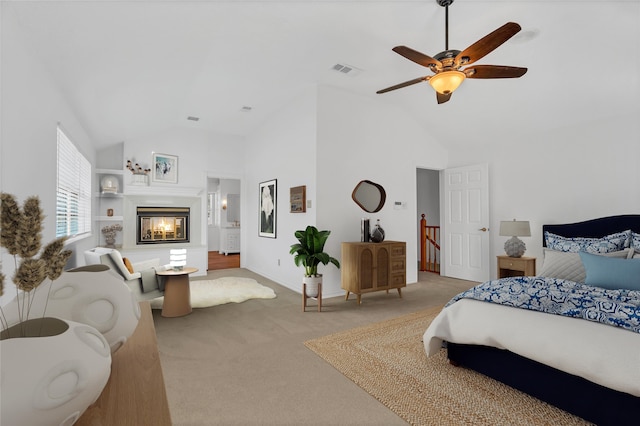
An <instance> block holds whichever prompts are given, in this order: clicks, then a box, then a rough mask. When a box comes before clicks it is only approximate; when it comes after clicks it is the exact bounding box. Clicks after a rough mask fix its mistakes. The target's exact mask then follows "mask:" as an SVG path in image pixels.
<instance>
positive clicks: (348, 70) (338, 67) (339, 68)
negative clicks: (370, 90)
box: [331, 64, 362, 77]
mask: <svg viewBox="0 0 640 426" xmlns="http://www.w3.org/2000/svg"><path fill="white" fill-rule="evenodd" d="M331 69H332V70H334V71H336V72H339V73H341V74H345V75H349V76H352V77H353V76H354V75H358V74H360V72H361V71H362V70H361V69H358V68H356V67H354V66H351V65H347V64H335V65H334V66H333V67H332V68H331Z"/></svg>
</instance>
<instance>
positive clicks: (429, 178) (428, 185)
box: [416, 168, 441, 271]
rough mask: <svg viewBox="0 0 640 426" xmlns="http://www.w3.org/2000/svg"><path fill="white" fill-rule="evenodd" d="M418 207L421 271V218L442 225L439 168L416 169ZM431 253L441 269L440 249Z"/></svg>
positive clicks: (417, 227) (429, 224)
mask: <svg viewBox="0 0 640 426" xmlns="http://www.w3.org/2000/svg"><path fill="white" fill-rule="evenodd" d="M416 189H417V196H416V200H417V202H416V207H417V212H416V213H417V215H416V218H417V219H416V220H417V224H416V232H417V233H418V237H417V238H416V241H417V242H418V248H417V250H418V251H417V253H418V261H417V262H418V266H417V267H418V271H420V255H421V253H420V251H421V239H422V237H421V232H420V227H421V225H420V220H421V219H422V215H424V218H425V220H426V225H427V226H437V227H439V226H440V171H439V170H431V169H420V168H418V169H416ZM436 242H437V244H438V245H439V244H440V241H439V240H438V241H436ZM430 254H433V255H434V260H435V261H436V262H437V264H438V267H437V269H438V271H439V270H440V268H439V265H440V262H441V258H440V251H439V250H438V251H437V253H435V252H430Z"/></svg>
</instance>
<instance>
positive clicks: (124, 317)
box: [3, 265, 140, 353]
mask: <svg viewBox="0 0 640 426" xmlns="http://www.w3.org/2000/svg"><path fill="white" fill-rule="evenodd" d="M23 296H24V295H22V294H21V295H20V297H23ZM47 296H48V299H49V301H48V303H47ZM18 300H19V298H18V297H16V298H15V299H14V300H13V301H11V302H10V303H9V304H8V305H7V306H5V307H3V311H4V312H5V314H6V315H7V317H8V318H7V319H8V322H9V324H13V323H16V322H18V321H19V319H20V318H19V317H18V314H17V312H18V310H17V307H16V306H17V303H18ZM45 304H46V311H45V309H44V308H45ZM30 312H31V314H30V318H36V317H42V316H43V312H44V315H46V316H48V317H57V318H62V319H68V320H71V321H75V322H79V323H82V324H86V325H88V326H91V327H93V328H95V329H96V330H98V331H99V332H100V333H101V334H102V335H103V336H104V337H105V339H106V340H107V342H108V343H109V347H110V348H111V352H112V353H113V352H115V351H117V350H118V349H119V348H120V347H121V346H122V345H123V344H124V343H125V342H126V341H127V339H128V338H129V336H131V334H133V332H134V330H135V329H136V326H137V325H138V320H139V319H140V305H139V304H138V301H137V300H136V298H135V295H134V294H132V293H131V290H130V289H129V287H128V286H127V284H126V283H125V282H124V280H123V279H122V277H121V276H120V275H118V274H117V273H115V272H113V271H112V270H111V269H110V268H109V267H108V266H106V265H89V266H84V267H81V268H76V269H72V270H70V271H65V272H64V273H63V274H62V275H61V276H60V277H59V278H58V279H57V280H55V281H54V282H53V284H51V282H50V281H49V282H45V283H43V284H41V285H40V287H38V288H37V289H36V290H35V294H34V300H33V304H32V306H31V310H30ZM23 319H24V318H23Z"/></svg>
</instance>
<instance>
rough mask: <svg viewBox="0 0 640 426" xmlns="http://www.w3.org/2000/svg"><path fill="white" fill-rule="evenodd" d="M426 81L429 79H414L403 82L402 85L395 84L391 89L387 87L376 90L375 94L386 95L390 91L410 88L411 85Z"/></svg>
mask: <svg viewBox="0 0 640 426" xmlns="http://www.w3.org/2000/svg"><path fill="white" fill-rule="evenodd" d="M427 80H429V77H419V78H414V79H413V80H409V81H405V82H404V83H400V84H396V85H395V86H391V87H387V88H386V89H382V90H378V91H377V92H376V93H377V94H381V93H387V92H390V91H392V90H396V89H402V88H403V87H407V86H411V85H412V84H416V83H421V82H423V81H427Z"/></svg>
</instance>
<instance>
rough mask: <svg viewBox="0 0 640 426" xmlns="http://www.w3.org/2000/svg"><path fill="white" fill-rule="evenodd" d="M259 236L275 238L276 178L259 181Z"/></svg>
mask: <svg viewBox="0 0 640 426" xmlns="http://www.w3.org/2000/svg"><path fill="white" fill-rule="evenodd" d="M259 189H260V192H259V194H260V195H259V197H260V221H259V223H260V229H259V230H258V231H259V232H258V235H259V236H260V237H267V238H276V218H277V203H276V200H277V191H278V181H277V180H276V179H273V180H268V181H266V182H261V183H260V187H259Z"/></svg>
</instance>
